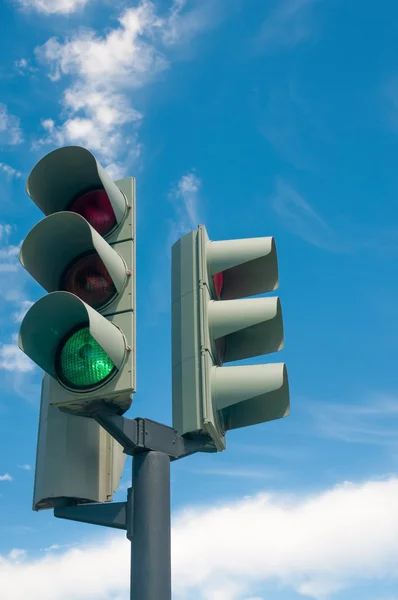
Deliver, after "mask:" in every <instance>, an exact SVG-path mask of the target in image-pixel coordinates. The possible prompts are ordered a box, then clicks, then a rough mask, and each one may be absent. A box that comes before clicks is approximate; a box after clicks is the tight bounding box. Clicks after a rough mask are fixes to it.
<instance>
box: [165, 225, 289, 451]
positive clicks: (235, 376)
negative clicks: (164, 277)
mask: <svg viewBox="0 0 398 600" xmlns="http://www.w3.org/2000/svg"><path fill="white" fill-rule="evenodd" d="M277 287H278V263H277V256H276V249H275V243H274V240H273V238H272V237H266V238H251V239H240V240H229V241H221V242H212V241H210V240H209V238H208V235H207V232H206V229H205V228H204V227H203V226H200V227H199V229H198V231H193V232H191V233H189V234H187V235H185V236H184V237H183V238H181V239H180V240H178V241H177V242H176V244H174V246H173V249H172V369H173V375H172V378H173V426H174V427H175V429H177V431H178V432H179V433H181V434H183V435H189V434H191V433H198V432H203V433H207V434H209V435H210V437H211V438H212V440H213V442H214V444H215V446H216V448H217V449H218V450H223V449H225V432H226V431H228V430H230V429H236V428H239V427H246V426H249V425H254V424H257V423H262V422H265V421H270V420H273V419H278V418H281V417H285V416H287V415H288V414H289V409H290V401H289V388H288V379H287V372H286V367H285V365H284V364H283V363H278V364H261V365H244V366H243V365H240V366H226V367H224V366H222V365H223V364H224V363H228V362H233V361H238V360H241V359H247V358H252V357H255V356H259V355H262V354H268V353H271V352H277V351H278V350H281V349H282V347H283V322H282V313H281V307H280V302H279V299H278V298H275V297H272V298H270V297H268V298H263V297H262V298H245V297H247V296H255V295H258V294H262V293H264V292H270V291H273V290H275V289H276V288H277ZM243 298H244V299H243Z"/></svg>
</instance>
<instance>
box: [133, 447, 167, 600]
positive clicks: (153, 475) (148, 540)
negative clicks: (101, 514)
mask: <svg viewBox="0 0 398 600" xmlns="http://www.w3.org/2000/svg"><path fill="white" fill-rule="evenodd" d="M131 495H132V501H131V502H130V511H131V514H130V515H129V517H128V521H127V522H129V521H130V523H131V524H132V531H129V529H131V528H127V537H128V538H129V539H130V541H131V588H130V589H131V594H130V598H131V600H171V568H170V565H171V547H170V457H169V456H168V455H167V454H164V453H163V452H154V451H150V452H142V453H140V454H136V455H135V456H134V458H133V484H132V493H131Z"/></svg>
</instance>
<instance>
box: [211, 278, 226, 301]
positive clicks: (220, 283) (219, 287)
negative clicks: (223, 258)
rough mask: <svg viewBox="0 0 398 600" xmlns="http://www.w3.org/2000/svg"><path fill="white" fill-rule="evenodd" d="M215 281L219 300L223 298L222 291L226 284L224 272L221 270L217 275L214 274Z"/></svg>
mask: <svg viewBox="0 0 398 600" xmlns="http://www.w3.org/2000/svg"><path fill="white" fill-rule="evenodd" d="M213 283H214V288H215V291H216V296H217V298H218V300H219V299H220V298H221V293H222V289H223V285H224V274H223V273H222V272H221V273H217V274H216V275H213Z"/></svg>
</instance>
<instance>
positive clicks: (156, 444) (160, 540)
mask: <svg viewBox="0 0 398 600" xmlns="http://www.w3.org/2000/svg"><path fill="white" fill-rule="evenodd" d="M91 417H92V418H93V419H95V420H96V421H97V423H99V424H100V425H101V427H103V428H104V429H105V430H106V431H107V432H108V433H110V435H111V436H112V437H114V438H115V439H116V440H117V441H118V442H119V444H121V445H122V446H123V449H124V452H125V453H126V454H128V455H129V456H132V457H133V481H132V487H131V488H129V490H128V492H127V502H110V503H106V504H100V503H97V504H95V503H94V504H86V505H84V504H83V505H80V506H73V505H72V502H73V501H72V499H66V504H65V505H64V506H59V507H57V508H54V515H55V516H56V517H59V518H61V519H70V520H72V521H80V522H83V523H93V524H95V525H104V526H106V527H113V528H115V529H124V530H125V531H126V533H127V538H128V539H129V540H130V542H131V574H130V577H131V580H130V586H131V587H130V600H171V544H170V541H171V540H170V462H171V461H174V460H178V459H180V458H184V457H185V456H189V455H190V454H194V453H196V452H216V448H215V447H214V445H213V442H212V440H211V438H210V437H209V436H207V435H197V436H193V437H191V438H190V439H187V438H183V437H182V436H180V435H178V433H177V432H176V430H175V429H173V428H172V427H168V426H167V425H162V424H161V423H156V422H155V421H150V420H149V419H142V418H137V419H127V418H125V417H121V416H117V415H115V414H113V413H112V412H111V411H110V409H109V408H108V407H106V406H103V405H102V404H101V405H100V407H99V408H96V409H95V410H93V413H92V415H91ZM68 502H70V504H68Z"/></svg>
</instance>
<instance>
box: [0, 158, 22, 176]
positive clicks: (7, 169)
mask: <svg viewBox="0 0 398 600" xmlns="http://www.w3.org/2000/svg"><path fill="white" fill-rule="evenodd" d="M0 171H3V173H5V174H6V175H7V177H9V179H13V178H15V179H19V178H20V177H22V173H21V171H18V169H14V167H11V166H10V165H6V164H5V163H2V162H0Z"/></svg>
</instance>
